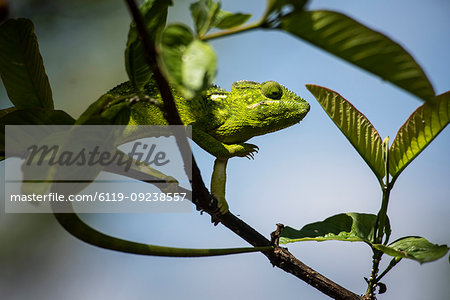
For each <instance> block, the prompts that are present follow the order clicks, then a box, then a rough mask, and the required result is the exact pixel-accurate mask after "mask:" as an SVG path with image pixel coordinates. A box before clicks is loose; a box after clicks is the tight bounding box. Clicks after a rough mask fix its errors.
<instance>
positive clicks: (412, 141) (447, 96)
mask: <svg viewBox="0 0 450 300" xmlns="http://www.w3.org/2000/svg"><path fill="white" fill-rule="evenodd" d="M449 120H450V91H449V92H446V93H444V94H441V95H438V96H436V100H435V101H434V102H433V103H430V104H429V103H425V104H423V105H422V106H420V107H419V108H418V109H417V110H416V111H415V112H414V113H412V115H411V116H410V117H409V118H408V120H407V121H406V122H405V124H403V126H402V127H400V129H399V131H398V132H397V136H396V137H395V139H394V142H393V143H392V146H391V149H390V150H389V172H390V173H391V175H392V177H393V179H392V180H395V179H396V178H397V177H398V175H400V173H401V172H402V171H403V170H404V169H405V168H406V166H408V164H409V163H411V162H412V161H413V160H414V158H416V157H417V155H419V154H420V152H422V151H423V149H425V148H426V147H427V146H428V145H429V144H430V143H431V142H432V141H433V139H434V138H435V137H436V136H437V135H438V134H439V133H440V132H441V131H442V130H443V129H444V128H445V127H446V126H447V124H448V123H449Z"/></svg>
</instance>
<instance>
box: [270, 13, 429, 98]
mask: <svg viewBox="0 0 450 300" xmlns="http://www.w3.org/2000/svg"><path fill="white" fill-rule="evenodd" d="M278 28H279V29H282V30H284V31H286V32H289V33H291V34H293V35H295V36H297V37H299V38H301V39H304V40H306V41H308V42H310V43H311V44H313V45H316V46H317V47H320V48H322V49H324V50H326V51H328V52H330V53H332V54H334V55H336V56H338V57H340V58H342V59H344V60H346V61H348V62H350V63H352V64H354V65H356V66H359V67H361V68H363V69H364V70H366V71H369V72H371V73H373V74H375V75H378V76H380V77H381V78H382V79H384V80H387V81H390V82H391V83H393V84H395V85H397V86H398V87H401V88H402V89H404V90H406V91H408V92H410V93H412V94H414V95H416V96H417V97H419V98H421V99H423V100H425V101H432V100H434V95H435V93H434V90H433V87H432V86H431V83H430V81H429V80H428V78H427V76H426V75H425V73H424V72H423V70H422V69H421V67H420V66H419V65H418V64H417V62H416V61H415V60H414V59H413V58H412V57H411V55H410V54H409V53H408V52H407V51H406V50H405V49H403V47H401V46H400V45H399V44H397V43H395V42H394V41H392V40H391V39H389V38H388V37H387V36H385V35H383V34H381V33H379V32H376V31H373V30H371V29H370V28H368V27H366V26H364V25H362V24H360V23H358V22H356V21H355V20H353V19H351V18H349V17H347V16H345V15H343V14H340V13H336V12H332V11H322V10H321V11H303V12H298V13H293V14H289V15H287V16H284V17H283V18H282V20H281V24H280V25H279V26H278Z"/></svg>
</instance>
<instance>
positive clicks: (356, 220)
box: [280, 213, 390, 244]
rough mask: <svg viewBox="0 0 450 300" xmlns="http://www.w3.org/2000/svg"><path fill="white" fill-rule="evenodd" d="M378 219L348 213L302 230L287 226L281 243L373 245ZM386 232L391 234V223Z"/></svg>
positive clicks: (374, 216) (281, 236)
mask: <svg viewBox="0 0 450 300" xmlns="http://www.w3.org/2000/svg"><path fill="white" fill-rule="evenodd" d="M376 219H377V216H376V215H371V214H360V213H346V214H338V215H335V216H332V217H329V218H327V219H325V220H324V221H321V222H316V223H311V224H308V225H305V226H303V228H301V229H300V230H296V229H293V228H292V227H289V226H287V227H285V228H283V230H282V231H281V234H280V243H281V244H286V243H293V242H300V241H318V242H321V241H330V240H335V241H347V242H367V243H372V242H373V238H374V225H375V222H376ZM385 232H386V233H388V234H389V233H390V226H389V222H387V224H386V227H385Z"/></svg>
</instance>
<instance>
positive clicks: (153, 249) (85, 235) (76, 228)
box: [54, 213, 271, 257]
mask: <svg viewBox="0 0 450 300" xmlns="http://www.w3.org/2000/svg"><path fill="white" fill-rule="evenodd" d="M54 215H55V217H56V219H57V220H58V222H59V224H61V226H62V227H64V229H66V230H67V231H68V232H69V233H70V234H72V235H73V236H75V237H76V238H78V239H80V240H82V241H84V242H86V243H88V244H91V245H94V246H97V247H100V248H104V249H109V250H115V251H120V252H126V253H133V254H140V255H151V256H168V257H202V256H217V255H229V254H239V253H246V252H258V251H264V250H269V249H271V247H270V246H268V247H247V248H223V249H190V248H173V247H164V246H157V245H149V244H143V243H136V242H131V241H127V240H123V239H119V238H115V237H112V236H109V235H106V234H104V233H102V232H100V231H98V230H96V229H94V228H92V227H90V226H89V225H87V224H86V223H84V222H83V221H82V220H81V219H80V218H79V217H78V215H77V214H76V213H54Z"/></svg>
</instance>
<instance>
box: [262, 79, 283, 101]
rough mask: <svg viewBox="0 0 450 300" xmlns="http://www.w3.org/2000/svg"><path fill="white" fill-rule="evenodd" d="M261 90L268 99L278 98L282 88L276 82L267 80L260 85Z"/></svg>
mask: <svg viewBox="0 0 450 300" xmlns="http://www.w3.org/2000/svg"><path fill="white" fill-rule="evenodd" d="M261 92H262V93H263V95H264V96H266V97H267V98H270V99H280V98H281V96H282V95H283V89H282V87H281V85H280V84H279V83H278V82H275V81H267V82H264V83H263V85H262V87H261Z"/></svg>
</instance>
